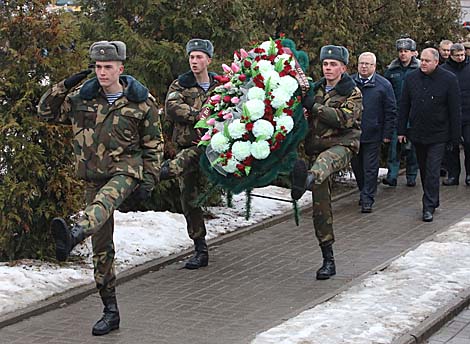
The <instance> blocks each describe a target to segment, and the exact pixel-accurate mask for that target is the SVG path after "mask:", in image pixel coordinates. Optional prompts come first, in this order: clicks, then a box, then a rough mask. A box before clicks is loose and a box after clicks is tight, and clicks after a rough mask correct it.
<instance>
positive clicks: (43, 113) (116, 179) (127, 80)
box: [39, 41, 163, 335]
mask: <svg viewBox="0 0 470 344" xmlns="http://www.w3.org/2000/svg"><path fill="white" fill-rule="evenodd" d="M90 58H91V59H92V60H94V61H95V73H96V77H95V78H92V79H90V80H88V81H86V82H85V83H84V84H83V85H82V86H81V87H80V88H79V89H78V88H76V86H77V85H78V84H79V83H80V82H81V81H82V80H83V79H85V78H86V77H87V75H88V74H89V73H91V71H90V70H86V71H82V72H80V73H77V74H75V75H73V76H71V77H69V78H67V79H65V80H63V81H61V82H59V83H58V84H56V85H54V86H53V87H52V88H51V89H50V90H48V91H47V92H46V93H45V94H44V95H43V97H42V98H41V100H40V103H39V116H40V117H41V118H42V119H45V120H47V121H55V122H59V123H64V124H71V125H72V130H73V133H74V139H73V149H74V153H75V158H76V161H75V167H76V172H77V175H78V177H79V178H80V179H83V180H84V181H85V184H86V190H85V195H86V202H87V207H86V208H85V210H84V211H83V215H82V216H80V218H79V219H78V220H77V222H75V223H74V224H72V227H71V228H70V229H69V228H68V226H67V224H66V222H65V221H64V219H62V218H55V219H53V220H52V223H51V230H52V235H53V236H54V239H55V244H56V257H57V260H59V261H65V260H66V259H67V257H68V256H69V254H70V251H71V250H72V248H73V247H74V246H75V245H77V244H78V243H79V242H81V241H82V240H84V239H85V238H86V237H88V236H90V235H91V236H92V245H93V264H94V271H95V282H96V286H97V288H98V290H99V293H100V296H101V299H102V301H103V304H104V314H103V317H102V318H101V319H100V320H99V321H98V322H97V323H96V324H95V325H94V327H93V330H92V333H93V334H94V335H103V334H107V333H109V332H110V331H112V330H114V329H117V328H119V321H120V318H119V310H118V307H117V301H116V291H115V284H116V275H115V271H114V254H115V251H114V243H113V232H114V219H113V212H114V210H115V209H117V208H118V207H119V205H120V204H121V203H122V202H123V201H124V200H125V199H126V198H127V197H128V196H129V195H130V194H132V193H133V192H134V191H135V194H136V197H137V198H140V199H145V198H147V197H149V196H150V194H151V192H152V189H153V188H154V187H155V184H156V183H157V182H158V176H159V169H160V165H161V163H162V158H163V139H162V134H161V123H160V120H159V116H158V113H157V108H156V105H155V100H154V98H153V97H152V96H151V95H150V94H149V92H148V90H147V88H145V87H144V86H143V85H142V84H141V83H140V82H139V81H137V80H136V79H134V78H133V77H131V76H124V75H122V72H123V70H124V66H123V61H124V60H125V59H126V46H125V44H124V43H123V42H120V41H112V42H108V41H100V42H96V43H93V44H92V45H91V47H90Z"/></svg>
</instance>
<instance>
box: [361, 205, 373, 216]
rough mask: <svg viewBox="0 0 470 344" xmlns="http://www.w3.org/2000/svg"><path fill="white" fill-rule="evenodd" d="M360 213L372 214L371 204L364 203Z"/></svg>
mask: <svg viewBox="0 0 470 344" xmlns="http://www.w3.org/2000/svg"><path fill="white" fill-rule="evenodd" d="M361 213H366V214H367V213H372V204H371V203H364V204H362V206H361Z"/></svg>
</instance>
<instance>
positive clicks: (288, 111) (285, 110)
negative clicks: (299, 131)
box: [282, 108, 294, 116]
mask: <svg viewBox="0 0 470 344" xmlns="http://www.w3.org/2000/svg"><path fill="white" fill-rule="evenodd" d="M282 112H284V113H285V114H286V115H288V116H292V115H293V114H294V111H292V109H288V108H284V109H283V110H282Z"/></svg>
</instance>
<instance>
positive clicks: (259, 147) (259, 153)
mask: <svg viewBox="0 0 470 344" xmlns="http://www.w3.org/2000/svg"><path fill="white" fill-rule="evenodd" d="M269 153H270V150H269V143H268V141H264V140H262V141H258V142H253V143H252V144H251V155H253V157H254V158H255V159H258V160H263V159H266V158H267V157H268V156H269Z"/></svg>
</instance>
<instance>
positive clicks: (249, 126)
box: [245, 122, 253, 131]
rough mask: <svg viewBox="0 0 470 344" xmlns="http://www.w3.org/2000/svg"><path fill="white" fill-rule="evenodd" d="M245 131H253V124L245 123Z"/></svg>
mask: <svg viewBox="0 0 470 344" xmlns="http://www.w3.org/2000/svg"><path fill="white" fill-rule="evenodd" d="M245 129H246V130H248V131H252V130H253V123H251V122H250V123H247V124H246V125H245Z"/></svg>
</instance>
